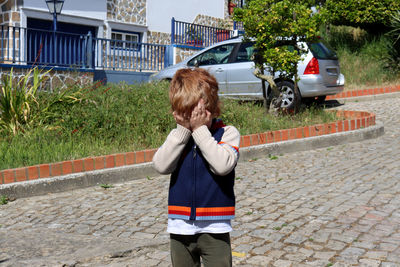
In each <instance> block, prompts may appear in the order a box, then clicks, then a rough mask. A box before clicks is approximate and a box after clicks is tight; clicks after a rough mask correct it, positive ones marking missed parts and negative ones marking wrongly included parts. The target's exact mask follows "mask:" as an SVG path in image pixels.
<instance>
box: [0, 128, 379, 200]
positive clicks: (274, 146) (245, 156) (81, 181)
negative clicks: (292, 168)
mask: <svg viewBox="0 0 400 267" xmlns="http://www.w3.org/2000/svg"><path fill="white" fill-rule="evenodd" d="M383 134H384V127H383V125H382V124H380V123H377V124H376V125H373V126H369V127H367V128H361V129H357V130H353V131H346V132H340V133H333V134H328V135H321V136H315V137H309V138H302V139H296V140H289V141H283V142H276V143H270V144H264V145H256V146H251V147H244V148H241V150H240V161H241V162H243V161H246V160H249V159H252V158H256V157H265V156H268V155H277V154H282V153H291V152H297V151H306V150H310V149H316V148H323V147H329V146H335V145H340V144H347V143H352V142H359V141H363V140H368V139H372V138H377V137H379V136H381V135H383ZM156 175H158V174H157V172H156V171H155V170H154V168H153V164H152V163H143V164H137V165H130V166H123V167H116V168H111V169H103V170H97V171H89V172H83V173H76V174H69V175H64V176H58V177H52V178H43V179H39V180H33V181H25V182H18V183H11V184H4V185H0V195H5V196H7V197H9V198H10V199H12V198H23V197H31V196H37V195H44V194H48V193H56V192H62V191H68V190H73V189H79V188H85V187H90V186H94V185H100V184H112V183H119V182H124V181H130V180H135V179H140V178H146V177H147V178H150V177H151V176H156Z"/></svg>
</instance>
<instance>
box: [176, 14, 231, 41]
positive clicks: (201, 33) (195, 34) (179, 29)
mask: <svg viewBox="0 0 400 267" xmlns="http://www.w3.org/2000/svg"><path fill="white" fill-rule="evenodd" d="M233 34H234V31H232V30H226V29H221V28H216V27H209V26H204V25H199V24H193V23H188V22H183V21H177V20H175V19H174V18H172V20H171V43H172V44H175V45H182V46H191V47H200V48H202V47H207V46H210V45H213V44H214V43H217V42H221V41H224V40H226V39H229V38H231V37H233Z"/></svg>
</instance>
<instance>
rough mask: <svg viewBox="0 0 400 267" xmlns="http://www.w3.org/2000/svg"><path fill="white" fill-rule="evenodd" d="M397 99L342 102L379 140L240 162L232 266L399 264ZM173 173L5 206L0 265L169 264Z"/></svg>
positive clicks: (0, 218) (1, 216)
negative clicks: (372, 121) (369, 121)
mask: <svg viewBox="0 0 400 267" xmlns="http://www.w3.org/2000/svg"><path fill="white" fill-rule="evenodd" d="M398 107H400V98H399V97H397V98H394V99H385V100H374V101H369V102H360V103H346V105H344V106H341V107H339V108H341V109H347V110H363V111H372V112H375V113H376V114H377V121H380V122H383V123H384V125H385V135H384V136H382V137H379V138H378V139H372V140H368V141H363V142H358V143H352V144H346V145H339V146H336V147H329V148H323V149H317V150H310V151H305V152H298V153H291V154H285V155H280V156H278V158H277V159H273V158H268V157H266V158H260V159H253V160H251V161H249V162H242V163H240V164H239V165H238V167H237V178H236V186H235V188H236V194H237V218H236V219H235V221H234V222H233V227H234V229H235V230H234V232H232V248H233V255H234V257H233V259H234V265H235V266H336V267H339V266H340V267H342V266H386V267H387V266H400V168H399V160H400V153H399V151H400V141H399V140H400V116H399V111H398ZM167 187H168V177H166V176H160V177H155V178H150V177H149V178H147V179H146V178H145V179H141V180H136V181H131V182H127V183H123V184H118V185H115V186H114V187H113V188H109V189H104V188H101V187H100V186H97V187H91V188H86V189H80V190H74V191H70V192H64V193H57V194H49V195H46V196H39V197H31V198H26V199H17V200H16V201H13V202H10V203H9V204H7V205H3V206H0V225H1V227H0V265H1V266H170V258H169V236H168V234H167V233H166V197H167Z"/></svg>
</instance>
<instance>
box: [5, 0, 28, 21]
mask: <svg viewBox="0 0 400 267" xmlns="http://www.w3.org/2000/svg"><path fill="white" fill-rule="evenodd" d="M22 3H23V0H0V25H9V26H19V25H20V19H21V17H20V13H19V7H20V6H21V5H22Z"/></svg>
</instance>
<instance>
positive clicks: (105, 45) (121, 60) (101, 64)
mask: <svg viewBox="0 0 400 267" xmlns="http://www.w3.org/2000/svg"><path fill="white" fill-rule="evenodd" d="M93 51H94V62H95V65H94V67H95V68H97V69H98V68H102V69H112V70H135V71H159V70H161V69H163V68H165V67H167V66H168V56H167V46H166V45H158V44H147V43H138V42H128V41H121V40H111V39H104V38H94V50H93Z"/></svg>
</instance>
